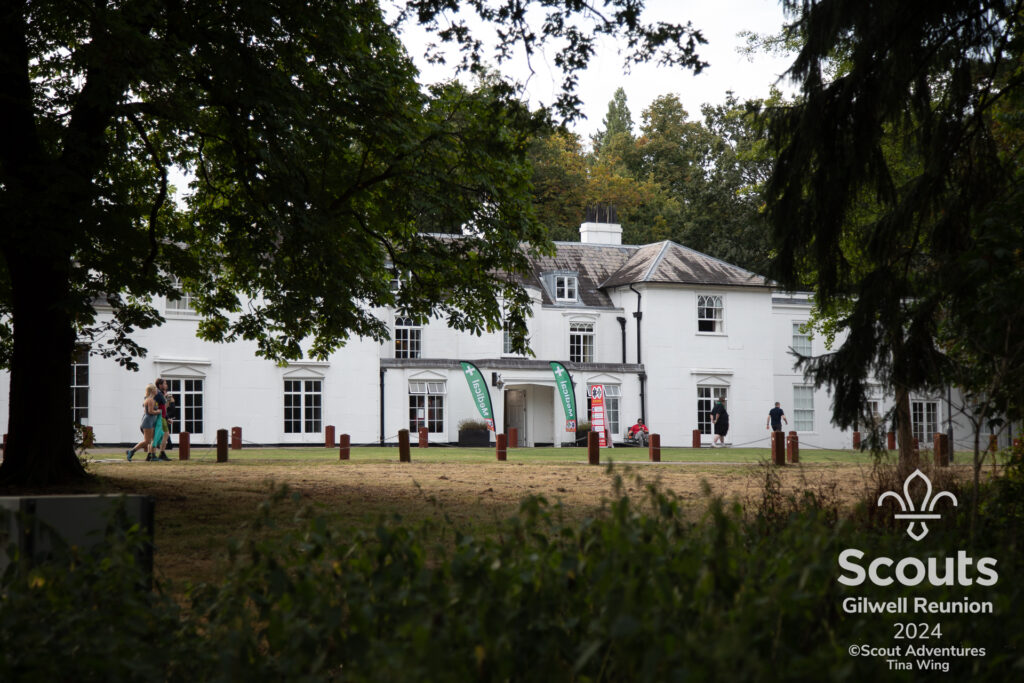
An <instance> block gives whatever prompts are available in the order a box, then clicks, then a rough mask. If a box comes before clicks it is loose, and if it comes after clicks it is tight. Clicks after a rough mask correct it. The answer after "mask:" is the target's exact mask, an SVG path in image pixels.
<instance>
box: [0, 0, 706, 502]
mask: <svg viewBox="0 0 1024 683" xmlns="http://www.w3.org/2000/svg"><path fill="white" fill-rule="evenodd" d="M465 4H466V5H467V7H468V9H469V10H470V11H475V12H476V14H477V15H478V16H479V17H480V18H482V19H483V20H484V21H485V22H492V23H494V24H496V25H498V26H499V27H500V29H499V33H498V35H499V38H500V41H499V47H498V51H499V54H498V56H499V57H501V56H502V53H503V52H507V51H508V50H510V49H512V48H513V47H514V46H517V45H521V46H522V47H523V48H524V49H526V50H527V51H528V52H529V51H532V50H534V49H538V48H540V47H542V46H544V45H548V44H550V42H549V41H556V42H557V41H559V40H562V39H566V40H568V44H567V45H563V46H560V48H559V54H558V56H557V58H556V62H557V63H558V65H559V67H560V68H561V69H562V70H563V73H564V74H565V79H566V80H565V85H566V92H565V93H563V95H562V97H561V98H560V100H559V107H560V111H561V112H562V114H564V115H565V116H566V117H571V115H572V113H573V112H575V111H576V108H577V107H578V106H579V100H578V99H577V98H576V97H575V95H574V93H573V92H572V91H573V90H574V88H575V83H576V80H575V79H576V73H577V72H578V71H579V70H580V69H582V68H584V67H585V66H586V64H587V61H588V59H589V58H590V56H591V55H592V54H593V49H594V42H593V41H594V39H595V35H616V36H623V37H625V39H626V40H627V42H628V43H629V47H630V51H631V53H632V59H636V60H646V59H655V58H659V59H664V60H667V61H668V62H670V63H675V64H682V65H685V66H688V67H690V68H695V69H699V68H700V66H701V62H700V61H699V59H698V58H697V56H696V53H695V48H696V45H697V44H699V43H700V42H701V41H702V39H701V37H700V34H699V32H696V31H694V30H693V29H691V28H690V27H688V26H675V25H665V24H657V25H653V26H650V25H646V24H644V23H643V22H642V21H641V20H640V12H641V10H642V8H643V3H642V2H640V1H638V0H613V1H612V2H611V3H610V4H609V7H610V8H611V10H613V11H612V12H611V13H610V14H609V16H607V17H606V16H604V15H603V14H601V13H600V12H598V11H595V10H593V9H591V8H589V7H588V6H587V5H586V4H582V5H581V4H580V3H578V2H554V3H552V2H546V1H545V2H543V3H537V4H539V5H542V6H543V7H544V8H545V12H546V15H547V22H545V23H544V24H543V26H542V28H541V29H540V30H538V31H533V30H532V29H530V28H529V27H528V25H527V24H526V21H525V10H526V6H528V5H530V4H533V3H522V2H518V1H515V2H513V1H512V0H507V1H506V2H498V3H489V2H483V1H482V0H481V1H479V2H478V1H475V0H474V2H471V3H465ZM451 8H452V4H451V3H450V2H447V1H442V0H422V1H419V2H411V3H408V4H407V8H406V12H405V13H403V15H404V16H405V17H415V19H416V20H417V21H419V22H421V23H424V24H426V25H428V27H435V28H438V34H439V37H440V38H441V39H442V40H445V41H453V42H455V43H457V44H458V45H459V46H460V48H462V49H464V50H465V51H464V53H463V54H464V56H465V57H466V59H467V62H466V64H465V66H466V67H467V68H470V69H472V70H473V71H475V72H476V74H477V76H478V81H479V82H478V84H477V85H476V86H475V87H472V88H471V87H468V86H464V85H461V84H458V83H449V84H445V85H439V86H435V87H431V88H426V87H423V86H421V84H419V83H418V82H417V80H416V79H417V74H416V70H415V68H414V67H413V65H412V62H411V60H410V59H409V57H408V55H407V54H406V53H405V50H404V48H403V47H402V45H401V43H400V42H399V40H398V38H397V36H396V30H397V28H396V25H395V24H391V23H388V22H386V21H385V20H384V18H383V17H382V15H381V10H380V7H379V5H378V3H377V2H375V1H363V0H342V1H339V2H319V1H318V2H304V1H300V0H280V1H279V2H274V3H251V2H239V1H237V0H229V1H228V2H218V3H213V4H211V3H208V2H199V1H192V0H186V1H184V2H162V1H159V0H127V1H126V2H118V3H100V4H98V5H83V4H71V5H68V4H67V3H60V2H32V3H28V2H21V3H13V4H9V5H5V7H4V9H3V10H2V17H0V18H2V21H0V99H2V100H3V101H4V103H5V107H7V108H8V110H9V111H10V112H11V116H10V117H8V119H7V120H6V123H7V129H6V134H5V135H4V136H3V139H2V140H0V220H2V223H3V225H4V230H3V231H2V232H0V255H2V261H0V333H4V334H0V366H3V367H10V369H11V392H12V400H11V406H12V407H11V417H10V422H9V434H10V440H9V453H8V454H6V456H7V457H5V460H4V463H3V465H2V466H0V479H3V480H6V481H11V482H18V483H22V484H28V483H31V484H40V485H46V484H49V483H52V482H55V481H58V480H60V479H62V478H75V477H80V476H81V474H82V472H81V469H80V467H79V466H78V465H77V461H76V460H75V459H74V457H73V452H72V450H71V446H72V438H71V432H70V430H69V429H66V428H58V422H57V420H59V419H60V416H61V415H66V414H67V413H68V405H67V397H66V396H65V397H64V398H59V396H60V395H61V394H62V392H54V391H52V388H53V387H59V386H68V384H69V382H68V373H69V370H67V369H66V368H65V367H64V365H63V364H62V362H61V359H64V358H70V356H71V351H72V349H73V348H74V344H75V343H76V341H77V342H81V343H87V342H88V343H89V345H90V346H91V347H92V348H93V351H94V352H95V353H99V354H101V355H105V356H110V357H115V358H117V359H118V361H119V362H121V363H122V364H124V365H125V366H127V367H129V368H137V360H136V359H137V358H138V357H140V356H141V355H143V354H144V352H145V350H144V349H142V348H141V347H139V345H138V344H137V343H136V342H135V341H133V340H132V336H131V335H132V332H133V331H134V330H135V329H137V328H146V327H151V326H154V325H157V324H159V323H161V322H162V318H161V316H160V314H159V313H158V311H157V310H156V309H155V308H154V306H153V298H154V297H167V298H169V299H175V298H178V297H180V296H181V292H179V291H178V288H177V286H176V282H178V281H180V282H181V283H182V285H183V288H184V290H185V292H187V293H188V294H190V295H191V297H192V303H193V306H194V308H195V309H196V310H197V311H198V312H199V313H200V314H201V316H202V322H201V324H200V334H201V335H202V336H204V337H205V338H207V339H212V340H231V339H236V338H242V339H249V340H253V341H255V342H256V344H257V346H258V349H259V353H260V354H262V355H263V356H265V357H267V358H270V359H274V360H278V361H280V360H285V359H296V358H300V357H303V356H305V355H307V354H309V355H312V356H315V357H323V356H325V355H327V354H329V353H330V352H332V351H333V350H335V349H337V348H338V347H339V346H341V345H342V344H344V343H345V341H346V340H347V339H349V338H350V336H352V335H362V336H366V337H370V338H375V339H381V338H384V337H385V336H386V335H387V325H386V323H385V322H384V321H382V320H381V319H380V318H379V317H377V316H376V315H374V310H373V309H374V307H381V306H389V307H390V306H394V307H397V308H399V309H405V311H406V313H407V314H408V315H410V316H413V317H418V318H423V317H426V316H437V317H441V318H445V319H446V320H447V321H448V323H449V324H450V325H451V326H452V327H454V328H457V329H463V330H468V331H471V332H475V333H479V332H480V331H482V330H484V329H487V330H497V329H501V328H502V327H503V326H504V327H505V328H506V329H507V330H508V331H509V333H510V336H511V338H512V341H513V346H514V348H515V349H516V350H517V351H522V352H525V351H526V341H525V340H526V324H525V315H526V312H527V310H528V303H529V302H528V298H527V295H526V293H525V290H523V289H522V287H520V286H519V285H517V284H516V282H517V280H516V279H515V275H516V274H517V272H518V271H519V270H521V269H522V268H524V267H525V264H526V263H527V258H528V255H529V254H530V253H531V252H536V251H544V250H546V249H548V248H549V243H548V238H547V234H546V232H545V231H544V229H543V228H542V227H541V226H540V224H539V223H538V222H537V220H536V217H535V214H534V211H533V207H532V205H531V202H530V193H529V166H528V164H527V160H526V151H527V146H528V144H527V141H528V139H529V137H530V136H532V135H535V134H536V133H537V132H538V131H539V130H542V129H544V128H546V127H547V125H548V122H549V119H550V118H551V114H550V112H547V111H542V112H539V113H531V112H529V111H527V110H526V108H525V106H524V105H523V104H522V102H520V101H519V99H518V98H517V96H516V91H515V89H514V87H513V85H511V84H508V83H505V82H502V81H500V80H498V79H495V78H493V76H492V75H490V74H488V73H487V72H486V71H485V69H484V68H483V66H482V64H483V54H482V53H483V48H482V46H481V45H480V44H479V43H478V42H476V41H475V40H474V39H473V38H472V36H471V35H470V34H469V33H468V32H467V31H465V30H464V27H460V26H453V27H450V29H441V28H439V27H438V25H437V21H438V19H439V18H443V16H442V15H444V13H445V12H447V11H448V10H449V9H451ZM577 19H579V21H577ZM588 24H590V25H592V28H593V32H588V31H587V26H588ZM173 167H179V168H182V169H184V170H186V171H189V172H191V173H192V174H193V176H194V177H195V181H194V183H193V184H192V187H191V190H192V192H191V194H190V196H189V199H188V206H187V208H186V209H185V210H182V209H179V207H178V206H177V205H176V204H175V203H174V202H173V201H171V190H172V189H173V188H171V187H170V182H169V176H170V170H171V169H172V168H173ZM505 274H511V275H512V277H507V276H506V275H505ZM396 276H398V277H400V278H401V279H402V281H403V282H404V283H406V286H405V287H403V288H401V289H400V290H399V291H398V293H397V295H396V294H395V293H394V292H393V291H392V289H391V287H390V281H391V280H392V278H394V277H396ZM98 310H101V311H102V312H103V313H104V315H102V316H100V315H98ZM35 385H38V386H41V387H49V388H50V391H49V392H43V391H41V390H39V389H37V388H35ZM50 395H52V396H50ZM41 433H46V434H53V435H55V436H54V438H53V439H50V440H48V442H47V443H45V444H43V445H42V446H36V445H35V444H33V445H32V446H31V449H30V440H31V439H34V438H35V436H36V435H38V434H41Z"/></svg>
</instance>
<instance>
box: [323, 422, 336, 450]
mask: <svg viewBox="0 0 1024 683" xmlns="http://www.w3.org/2000/svg"><path fill="white" fill-rule="evenodd" d="M324 448H334V425H327V426H326V427H324Z"/></svg>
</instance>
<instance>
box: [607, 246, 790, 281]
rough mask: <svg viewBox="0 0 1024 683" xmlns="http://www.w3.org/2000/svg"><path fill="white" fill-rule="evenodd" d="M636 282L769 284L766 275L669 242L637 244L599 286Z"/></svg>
mask: <svg viewBox="0 0 1024 683" xmlns="http://www.w3.org/2000/svg"><path fill="white" fill-rule="evenodd" d="M639 282H658V283H664V284H676V285H711V286H716V287H770V286H771V283H770V282H769V281H768V280H767V279H766V278H764V277H762V276H760V275H757V274H756V273H751V272H750V271H749V270H744V269H743V268H740V267H739V266H734V265H732V264H731V263H726V262H725V261H722V260H720V259H717V258H714V257H713V256H708V255H707V254H702V253H700V252H699V251H694V250H693V249H690V248H689V247H684V246H683V245H681V244H676V243H675V242H669V241H665V242H656V243H655V244H646V245H644V246H642V247H637V248H636V252H635V253H634V254H633V256H632V257H631V258H630V259H629V261H628V262H627V263H626V264H625V265H623V266H622V267H621V268H620V269H619V270H618V271H617V272H615V273H614V274H612V275H611V276H610V277H608V279H606V280H604V281H603V282H601V284H600V286H601V287H602V288H603V287H621V286H624V285H631V284H636V283H639Z"/></svg>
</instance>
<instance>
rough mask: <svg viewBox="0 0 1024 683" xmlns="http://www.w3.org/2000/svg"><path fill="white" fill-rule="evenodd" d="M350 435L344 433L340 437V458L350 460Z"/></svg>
mask: <svg viewBox="0 0 1024 683" xmlns="http://www.w3.org/2000/svg"><path fill="white" fill-rule="evenodd" d="M349 443H350V442H349V435H348V434H342V435H341V436H339V437H338V460H348V458H349V454H350V451H351V450H352V449H351V447H350V445H349Z"/></svg>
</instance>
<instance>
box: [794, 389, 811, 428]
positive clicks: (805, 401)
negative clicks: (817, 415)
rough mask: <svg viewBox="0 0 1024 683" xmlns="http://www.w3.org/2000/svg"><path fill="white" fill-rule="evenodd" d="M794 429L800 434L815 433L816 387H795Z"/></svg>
mask: <svg viewBox="0 0 1024 683" xmlns="http://www.w3.org/2000/svg"><path fill="white" fill-rule="evenodd" d="M793 429H795V430H796V431H798V432H813V431H814V387H809V386H801V385H797V386H794V387H793Z"/></svg>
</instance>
